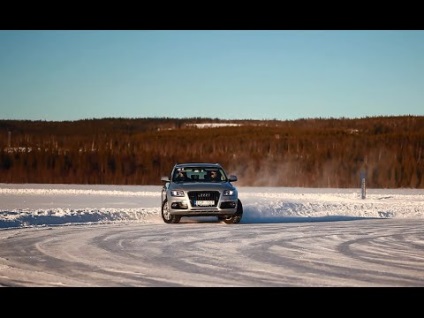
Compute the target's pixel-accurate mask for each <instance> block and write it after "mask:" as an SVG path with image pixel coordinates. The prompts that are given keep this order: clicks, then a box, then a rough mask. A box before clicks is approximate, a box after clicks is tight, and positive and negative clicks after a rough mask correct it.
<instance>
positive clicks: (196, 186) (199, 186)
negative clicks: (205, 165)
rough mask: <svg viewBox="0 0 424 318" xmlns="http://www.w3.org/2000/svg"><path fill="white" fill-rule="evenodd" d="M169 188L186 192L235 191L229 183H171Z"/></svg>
mask: <svg viewBox="0 0 424 318" xmlns="http://www.w3.org/2000/svg"><path fill="white" fill-rule="evenodd" d="M171 187H172V188H173V189H181V190H186V191H202V190H206V191H211V190H227V189H228V190H235V187H234V186H233V185H232V184H231V183H229V182H224V183H220V182H218V183H213V182H181V183H172V184H171Z"/></svg>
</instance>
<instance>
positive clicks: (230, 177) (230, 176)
mask: <svg viewBox="0 0 424 318" xmlns="http://www.w3.org/2000/svg"><path fill="white" fill-rule="evenodd" d="M228 180H229V181H230V182H234V181H237V176H235V175H233V174H230V175H229V177H228Z"/></svg>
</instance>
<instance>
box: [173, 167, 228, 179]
mask: <svg viewBox="0 0 424 318" xmlns="http://www.w3.org/2000/svg"><path fill="white" fill-rule="evenodd" d="M172 181H174V182H223V181H227V176H226V175H225V172H224V170H223V169H220V168H216V167H184V168H176V169H175V171H174V173H173V177H172Z"/></svg>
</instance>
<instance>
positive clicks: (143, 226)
mask: <svg viewBox="0 0 424 318" xmlns="http://www.w3.org/2000/svg"><path fill="white" fill-rule="evenodd" d="M160 190H161V187H160V186H98V185H96V186H89V185H48V184H45V185H42V184H40V185H38V184H25V185H18V184H1V185H0V286H4V287H5V286H9V287H11V286H82V287H91V286H100V287H105V286H106V287H108V286H111V287H115V286H117V287H119V286H123V287H128V286H135V287H168V286H171V287H175V286H177V287H178V286H182V287H193V286H199V287H215V286H216V287H222V286H223V287H233V286H235V287H244V286H248V287H250V286H258V287H269V286H289V287H290V286H308V287H310V286H324V287H332V286H336V287H340V286H350V287H359V286H372V287H375V286H407V287H410V286H414V287H423V286H424V265H423V264H424V252H423V251H424V236H423V235H424V234H423V230H422V229H423V227H424V191H423V190H413V189H393V190H388V189H368V190H367V192H366V196H365V198H363V197H362V192H361V189H311V188H265V187H255V188H253V187H252V188H251V187H239V192H240V198H241V200H242V202H243V206H244V215H243V218H242V221H241V223H240V224H232V225H229V224H223V223H219V222H218V221H217V219H216V218H182V219H181V222H180V223H181V224H165V223H164V222H163V221H162V219H161V217H160ZM255 297H256V296H255ZM279 297H280V296H279ZM202 299H204V298H202ZM382 300H383V301H384V299H382Z"/></svg>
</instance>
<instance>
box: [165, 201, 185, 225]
mask: <svg viewBox="0 0 424 318" xmlns="http://www.w3.org/2000/svg"><path fill="white" fill-rule="evenodd" d="M161 215H162V220H163V221H164V222H165V223H168V224H169V223H179V222H180V220H181V216H179V215H172V214H171V213H169V207H168V200H166V199H165V200H164V201H163V203H162V209H161Z"/></svg>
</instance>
